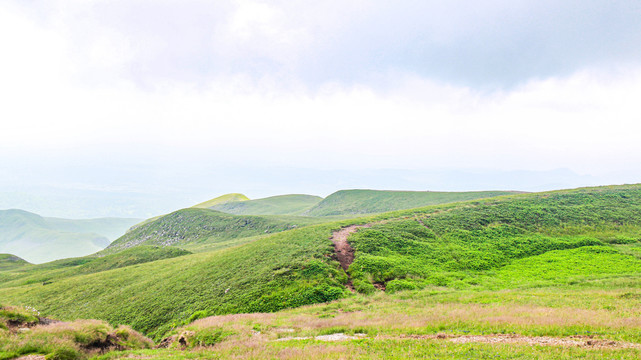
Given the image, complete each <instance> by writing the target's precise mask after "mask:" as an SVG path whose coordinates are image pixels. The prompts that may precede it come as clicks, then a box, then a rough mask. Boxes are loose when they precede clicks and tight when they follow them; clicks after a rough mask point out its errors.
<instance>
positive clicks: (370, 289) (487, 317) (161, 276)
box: [0, 185, 641, 359]
mask: <svg viewBox="0 0 641 360" xmlns="http://www.w3.org/2000/svg"><path fill="white" fill-rule="evenodd" d="M294 221H299V222H298V223H296V222H294ZM313 221H317V222H320V221H327V219H325V220H323V219H322V218H321V219H319V218H316V219H314V218H304V217H282V216H238V215H230V214H223V213H220V212H217V211H213V210H206V209H185V210H180V211H177V212H175V213H172V214H170V215H167V216H165V217H162V218H160V219H158V220H156V221H153V222H151V223H149V224H147V225H145V226H141V227H140V228H138V229H135V230H133V231H131V232H129V233H128V234H127V235H125V236H124V237H123V238H121V239H120V240H118V242H116V245H118V244H120V245H119V246H120V247H119V248H115V249H113V251H114V252H111V253H110V252H109V251H107V252H105V253H103V254H107V255H108V256H105V257H104V258H102V259H105V260H102V261H104V263H101V262H97V261H98V260H97V259H94V260H88V259H90V258H81V259H76V260H69V262H67V263H65V262H54V263H50V264H44V265H39V266H26V267H24V268H20V267H19V268H17V269H8V270H0V298H2V299H3V301H7V302H10V303H12V304H16V305H22V306H24V305H30V306H35V307H37V308H38V309H40V310H41V311H42V312H43V313H44V314H47V316H54V317H57V318H60V319H63V320H73V319H78V318H98V319H101V320H106V321H109V322H110V323H111V324H127V325H130V326H132V327H133V328H134V329H136V330H138V331H143V332H144V333H146V334H148V335H150V336H153V337H154V338H155V339H156V340H160V339H162V338H165V337H170V336H174V337H175V338H174V339H175V340H176V341H178V339H179V338H180V337H182V338H183V339H184V341H185V344H186V345H184V346H180V347H187V348H190V349H192V345H193V346H194V347H193V349H192V350H189V351H186V352H182V351H178V350H176V348H178V347H179V346H177V345H175V344H174V345H173V346H172V345H170V346H169V347H170V349H169V350H167V349H164V350H163V349H159V350H144V351H133V352H125V353H112V354H107V355H104V356H103V357H102V358H104V359H116V358H119V356H122V357H126V356H129V355H132V356H140V357H145V358H164V359H170V358H176V359H183V358H228V357H238V358H274V357H287V356H290V357H313V358H341V357H357V358H359V357H360V358H368V357H390V358H394V357H397V358H403V357H406V356H425V357H430V356H432V357H434V356H440V357H442V358H456V357H457V356H463V357H465V356H467V357H472V358H475V357H481V358H483V357H486V358H491V357H493V356H495V355H499V356H503V357H506V358H523V359H527V358H532V355H531V354H535V357H536V356H538V357H545V358H574V357H583V358H591V359H597V358H603V357H611V358H630V359H632V358H638V357H639V355H641V353H640V351H641V350H640V349H641V345H640V343H641V321H639V319H640V318H641V312H640V310H639V306H638V305H639V300H640V299H641V293H639V290H638V289H639V286H641V241H640V240H641V186H640V185H629V186H611V187H598V188H585V189H576V190H565V191H554V192H545V193H537V194H518V195H508V196H501V197H496V198H486V199H475V200H470V201H465V202H458V203H449V204H445V205H433V206H428V207H423V208H415V209H409V210H399V211H395V212H388V213H383V214H378V215H372V216H369V217H366V218H358V219H351V220H342V221H339V222H329V223H320V224H313ZM293 224H296V225H297V227H298V228H296V229H292V225H293ZM355 224H359V225H363V224H368V225H370V227H367V228H361V229H360V230H358V231H357V232H356V233H353V234H352V235H351V236H350V237H349V239H348V240H349V242H350V244H351V245H352V247H353V248H354V249H355V259H354V262H353V263H352V264H351V266H349V268H348V271H347V274H346V273H345V272H344V271H343V270H342V268H341V267H340V265H339V263H338V262H337V260H336V257H335V254H334V248H333V244H332V242H331V240H330V237H331V235H332V233H333V232H334V231H336V230H338V229H340V228H341V227H344V226H348V225H355ZM266 230H267V233H265V231H266ZM137 231H139V232H137ZM270 232H271V233H270ZM127 236H130V237H127ZM221 243H224V244H228V245H229V246H227V247H224V248H216V249H217V250H215V251H206V252H201V253H195V254H184V255H183V254H179V255H182V256H177V257H172V258H164V259H160V260H154V261H148V262H144V263H135V264H133V263H132V262H127V261H124V260H123V259H122V258H120V256H126V255H127V254H129V253H128V252H130V251H131V252H132V253H131V254H134V253H135V252H136V251H142V252H144V253H147V252H149V256H147V257H146V258H147V259H153V258H154V255H153V253H154V251H159V250H162V249H165V250H166V249H171V248H163V247H159V248H151V247H139V245H141V244H155V245H163V246H164V245H169V244H172V245H175V246H180V247H185V248H187V249H189V248H190V247H191V246H193V247H199V246H203V248H202V249H201V250H204V249H209V250H212V249H213V248H212V247H209V248H207V246H214V245H216V244H221ZM124 249H127V250H125V251H122V250H124ZM115 250H119V251H120V252H116V251H115ZM172 251H179V250H177V249H173V250H172ZM168 257H169V256H168ZM73 261H75V262H76V263H75V265H72V262H73ZM83 261H85V262H84V263H82V264H80V263H79V262H83ZM93 261H96V262H95V263H93ZM120 263H123V264H125V265H123V266H112V265H113V264H120ZM132 264H133V265H132ZM83 266H86V267H83ZM45 274H54V275H55V277H53V278H52V279H53V280H52V282H51V283H50V284H48V285H46V286H43V285H42V283H34V282H30V281H36V280H37V281H40V280H41V279H43V277H41V276H42V275H45ZM348 275H349V277H350V278H351V280H352V281H353V285H354V287H355V289H356V290H357V293H356V294H352V293H351V292H350V291H349V290H347V289H346V287H345V285H346V284H347V283H348ZM380 289H385V292H384V293H383V292H382V291H381V290H380ZM359 292H360V293H359ZM89 299H90V300H89ZM333 300H337V301H334V302H330V301H333ZM326 302H329V303H326ZM313 304H317V305H313ZM303 305H312V306H303ZM301 306H303V307H301ZM277 311H279V312H278V313H275V314H264V313H261V312H268V313H271V312H277ZM241 313H257V314H246V315H239V314H241ZM225 314H236V315H227V316H215V317H208V316H211V315H225ZM192 321H193V323H192V324H189V323H190V322H192ZM335 333H344V334H347V335H349V336H355V339H354V340H349V341H347V342H343V343H340V344H338V343H337V344H335V345H334V344H332V345H327V344H326V343H323V342H321V341H320V340H318V339H314V337H315V336H320V335H328V334H335ZM356 334H362V335H358V336H357V335H356ZM437 334H438V336H437ZM472 334H473V335H477V336H478V337H479V338H478V339H475V340H472V341H473V343H464V342H461V341H467V340H466V339H468V338H467V337H466V336H469V335H472ZM377 336H378V337H377ZM501 336H503V337H501ZM287 337H301V338H307V339H303V340H296V339H289V340H287V339H285V340H284V341H278V342H276V341H274V340H276V339H278V338H287ZM548 337H555V338H557V339H556V340H554V341H559V342H560V343H559V344H557V345H554V346H550V345H549V341H548V340H549V339H548ZM361 338H362V339H361ZM359 339H360V340H359ZM484 339H487V342H484V341H485V340H484ZM497 339H499V340H500V341H495V340H497ZM510 339H511V340H510ZM457 341H458V342H457ZM546 341H548V343H546ZM573 341H574V342H573ZM613 342H615V343H613ZM524 343H534V344H535V346H534V347H532V346H526V345H523V344H524ZM212 344H216V346H215V347H214V348H211V349H197V347H198V346H202V345H204V346H210V345H212ZM564 344H565V345H564ZM568 344H569V345H568ZM572 344H574V345H572ZM577 344H578V345H577ZM594 344H597V345H594ZM599 344H600V345H599ZM613 344H614V345H613ZM248 348H251V349H252V351H251V352H250V353H249V355H245V353H246V350H247V349H248Z"/></svg>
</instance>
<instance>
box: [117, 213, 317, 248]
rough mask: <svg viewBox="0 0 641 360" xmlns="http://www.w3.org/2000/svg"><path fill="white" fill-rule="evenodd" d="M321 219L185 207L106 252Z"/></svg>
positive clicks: (215, 239) (194, 242)
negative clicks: (223, 211) (230, 212)
mask: <svg viewBox="0 0 641 360" xmlns="http://www.w3.org/2000/svg"><path fill="white" fill-rule="evenodd" d="M321 221H322V220H318V219H313V218H304V217H291V216H290V217H288V216H246V215H231V214H226V213H222V212H219V211H214V210H209V209H194V208H189V209H183V210H178V211H175V212H173V213H171V214H168V215H165V216H162V217H160V218H158V219H156V220H154V221H151V222H149V223H146V224H143V225H140V226H138V227H136V228H134V229H132V230H131V231H129V232H128V233H126V234H125V235H123V236H122V237H120V238H119V239H117V240H116V241H114V242H113V243H112V244H111V245H110V246H109V247H108V248H107V249H106V250H105V253H112V252H115V251H120V250H123V249H127V248H131V247H134V246H139V245H156V246H179V247H186V248H193V247H197V246H198V245H201V244H212V243H224V242H228V241H231V240H235V239H240V238H247V237H252V236H257V235H264V234H270V233H275V232H280V231H284V230H288V229H293V228H296V227H300V226H304V225H308V224H313V223H318V222H321Z"/></svg>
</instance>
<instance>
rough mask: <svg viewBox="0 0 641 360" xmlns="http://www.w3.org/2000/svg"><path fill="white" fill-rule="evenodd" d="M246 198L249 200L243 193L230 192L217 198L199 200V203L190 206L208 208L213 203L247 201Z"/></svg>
mask: <svg viewBox="0 0 641 360" xmlns="http://www.w3.org/2000/svg"><path fill="white" fill-rule="evenodd" d="M247 200H249V198H248V197H247V196H245V195H243V194H238V193H231V194H225V195H222V196H219V197H217V198H213V199H211V200H207V201H204V202H201V203H200V204H196V205H194V206H192V208H196V209H208V208H210V207H212V206H214V205H220V204H224V203H228V202H239V201H247Z"/></svg>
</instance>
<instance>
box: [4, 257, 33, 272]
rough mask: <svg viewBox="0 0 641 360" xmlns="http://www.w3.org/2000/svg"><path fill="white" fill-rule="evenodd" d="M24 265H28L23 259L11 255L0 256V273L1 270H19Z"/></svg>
mask: <svg viewBox="0 0 641 360" xmlns="http://www.w3.org/2000/svg"><path fill="white" fill-rule="evenodd" d="M25 265H30V264H29V262H27V261H26V260H24V259H21V258H19V257H17V256H15V255H11V254H0V271H2V270H14V269H17V268H21V267H23V266H25Z"/></svg>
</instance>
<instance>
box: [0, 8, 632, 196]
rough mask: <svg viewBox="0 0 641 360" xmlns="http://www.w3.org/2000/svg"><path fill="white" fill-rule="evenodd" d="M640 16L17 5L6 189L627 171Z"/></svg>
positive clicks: (1, 148) (1, 14) (5, 130)
mask: <svg viewBox="0 0 641 360" xmlns="http://www.w3.org/2000/svg"><path fill="white" fill-rule="evenodd" d="M639 15H641V10H640V5H638V2H634V1H618V2H614V3H612V2H608V1H591V2H589V4H588V3H585V2H582V1H564V2H561V3H559V2H554V1H536V2H535V1H509V2H508V1H490V2H483V4H482V5H481V4H477V3H470V2H463V1H453V2H447V3H443V2H437V1H421V2H410V1H407V2H405V1H403V2H400V3H399V2H388V1H367V2H366V1H347V2H346V1H323V2H316V3H309V2H306V3H301V2H286V1H271V2H263V1H226V2H215V3H211V2H205V1H202V2H201V1H192V2H188V3H185V2H179V1H161V2H148V1H47V2H45V1H41V2H39V1H35V2H29V3H23V2H14V3H4V4H2V5H0V44H2V47H3V48H2V53H3V56H2V57H0V78H1V79H2V81H1V82H0V99H2V103H3V105H2V107H0V119H2V120H0V121H1V124H2V131H0V161H2V165H0V169H1V170H2V172H3V173H4V174H5V175H4V177H3V178H2V179H0V182H2V183H4V184H5V185H6V184H15V183H19V182H21V181H24V179H23V178H21V177H20V176H17V175H15V174H26V173H29V172H30V173H31V174H32V175H33V176H34V177H37V178H46V177H48V176H50V175H51V174H55V172H56V171H68V172H73V173H74V174H78V177H79V178H83V177H84V178H86V183H87V184H88V185H90V186H98V187H101V186H107V187H113V186H116V187H118V186H121V185H122V184H124V183H130V182H132V181H134V180H133V179H134V178H135V179H136V180H135V181H138V183H137V184H138V185H137V186H142V187H143V188H144V187H145V185H144V184H145V180H141V177H142V178H144V177H147V178H155V177H158V176H163V174H167V173H170V172H173V171H183V172H184V173H186V174H193V176H210V177H214V176H216V174H215V173H212V172H214V171H213V170H212V171H211V172H209V173H204V172H202V171H199V170H198V169H202V168H203V167H205V168H207V169H215V168H216V167H218V168H223V167H229V166H236V167H238V166H243V167H245V168H247V169H251V168H252V167H270V166H277V167H280V168H288V167H289V168H292V167H297V168H311V169H355V170H358V169H363V170H364V169H382V168H385V169H415V170H419V169H434V168H450V169H470V168H490V169H497V170H502V171H510V170H516V169H526V170H550V169H557V168H568V169H571V170H572V171H575V172H577V173H581V174H591V175H599V174H606V173H613V172H617V173H621V174H625V176H624V177H622V178H625V179H626V181H628V180H627V179H630V178H634V176H641V174H640V173H639V172H641V171H640V170H637V168H638V166H636V164H639V162H640V160H641V143H639V142H638V141H637V140H636V134H637V132H636V131H635V130H637V129H638V125H637V123H638V121H639V119H641V106H640V105H639V104H638V99H636V98H637V97H638V94H640V93H641V48H639V47H638V46H636V44H639V43H641V25H640V24H639V23H638V21H637V19H638V18H639ZM89 164H91V166H89ZM142 164H144V166H143V165H142ZM205 164H206V165H207V166H205ZM83 167H86V168H87V169H89V168H90V169H91V170H87V171H88V172H89V171H90V173H83V172H82V171H81V169H82V168H83ZM142 168H144V169H145V172H144V173H142V174H141V173H140V172H138V171H134V170H132V169H138V170H139V169H142ZM25 169H26V170H25ZM71 169H73V171H70V170H71ZM79 169H80V170H79ZM128 169H129V170H128ZM113 171H121V172H123V175H121V176H120V177H118V178H117V179H114V178H112V177H110V176H109V175H108V174H109V173H110V172H113ZM128 171H131V172H130V175H129V176H127V172H128ZM11 174H14V175H11ZM83 174H84V175H83ZM21 176H22V175H21ZM148 181H151V180H148ZM470 181H472V180H470ZM87 184H85V185H87ZM85 185H82V186H85ZM79 186H80V185H79ZM363 186H364V187H366V186H367V184H363ZM471 187H472V186H471ZM512 188H518V184H515V186H513V187H512ZM159 191H161V190H159ZM238 191H243V189H238ZM310 192H313V190H310Z"/></svg>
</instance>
